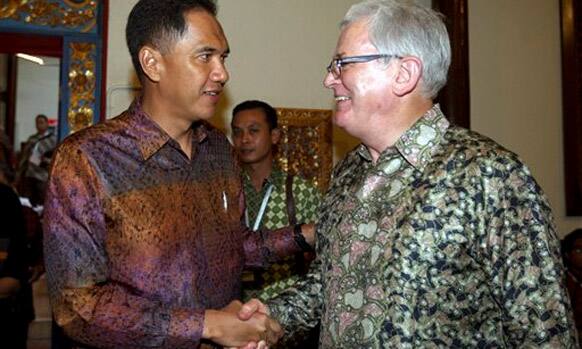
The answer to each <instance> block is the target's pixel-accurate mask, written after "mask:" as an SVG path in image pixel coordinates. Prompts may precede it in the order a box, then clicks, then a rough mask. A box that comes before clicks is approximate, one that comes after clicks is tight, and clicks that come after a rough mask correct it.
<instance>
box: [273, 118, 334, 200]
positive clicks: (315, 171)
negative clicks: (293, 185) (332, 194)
mask: <svg viewBox="0 0 582 349" xmlns="http://www.w3.org/2000/svg"><path fill="white" fill-rule="evenodd" d="M276 110H277V116H278V123H279V128H280V129H281V133H282V134H281V141H280V142H279V146H278V151H277V154H276V157H275V158H276V161H277V162H278V165H279V166H280V167H281V169H283V170H284V171H287V172H288V173H291V174H293V175H296V174H298V175H301V176H302V177H303V178H305V179H307V180H310V181H311V182H313V183H314V184H315V185H316V186H317V187H318V188H319V189H320V190H321V192H325V190H327V187H328V185H329V180H330V176H331V170H332V162H333V159H332V157H333V152H332V125H331V115H332V112H331V110H321V109H297V108H276Z"/></svg>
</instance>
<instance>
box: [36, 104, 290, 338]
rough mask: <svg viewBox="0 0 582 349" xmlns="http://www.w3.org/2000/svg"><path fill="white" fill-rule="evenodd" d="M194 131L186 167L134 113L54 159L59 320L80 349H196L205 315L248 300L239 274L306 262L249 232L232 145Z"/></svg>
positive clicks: (81, 136)
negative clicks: (271, 263)
mask: <svg viewBox="0 0 582 349" xmlns="http://www.w3.org/2000/svg"><path fill="white" fill-rule="evenodd" d="M193 130H194V131H193V132H194V137H193V142H192V149H193V150H192V158H191V159H189V158H188V157H187V156H186V155H185V154H184V153H183V152H182V150H181V148H180V146H179V144H178V143H177V142H176V141H175V140H173V139H172V138H171V137H170V136H169V135H168V134H167V133H165V132H164V131H163V130H162V129H160V128H159V126H158V125H157V124H156V123H154V122H153V121H152V120H151V119H150V118H149V117H148V116H147V115H146V114H145V113H144V112H143V111H142V110H141V106H140V103H139V101H137V102H136V103H135V104H134V105H133V106H132V107H131V108H130V110H129V111H127V112H125V113H123V114H122V115H121V116H119V117H117V118H115V119H113V120H110V121H107V122H105V123H103V124H99V125H96V126H94V127H91V128H89V129H86V130H83V131H80V132H77V133H75V134H73V135H72V136H71V137H69V138H67V139H66V140H65V141H64V142H63V144H62V145H61V146H60V147H59V148H58V150H57V152H56V155H55V158H54V160H53V161H54V162H53V167H52V170H51V179H50V181H49V186H48V194H47V201H46V206H45V216H44V221H45V225H44V234H45V235H44V243H45V246H44V247H45V258H46V268H47V275H48V282H49V291H50V296H51V305H52V307H53V310H54V316H55V318H56V320H57V322H58V323H59V324H60V325H61V326H63V327H64V329H65V332H66V333H67V334H69V335H70V336H72V337H73V338H74V339H75V340H77V341H80V342H82V343H84V344H86V345H89V346H95V347H100V348H101V347H105V348H109V347H116V348H146V347H156V348H158V347H163V348H196V347H197V346H198V345H199V343H200V338H201V335H202V330H203V323H204V310H205V309H210V308H212V309H217V308H221V307H224V306H225V305H227V304H228V303H229V302H230V301H231V300H233V299H235V298H236V299H238V298H239V297H240V277H241V273H242V269H243V266H245V265H247V266H248V265H252V266H260V265H264V264H265V262H266V260H267V259H269V260H271V259H275V258H279V257H280V256H281V255H287V254H292V253H295V252H297V251H299V250H300V249H299V247H298V246H297V244H296V243H295V242H294V239H293V232H292V231H291V229H286V230H281V231H279V232H277V233H271V234H268V235H266V236H265V238H264V239H263V238H262V235H261V233H250V232H249V231H248V230H247V229H245V228H244V226H243V224H242V220H241V217H242V202H243V200H242V187H241V181H240V178H241V177H240V176H241V174H240V171H239V168H238V165H237V164H236V161H235V158H234V153H233V150H232V149H231V146H230V144H229V142H228V140H227V139H226V137H225V136H224V135H223V134H222V133H220V132H219V131H217V130H215V129H212V128H211V126H209V125H206V124H197V125H193Z"/></svg>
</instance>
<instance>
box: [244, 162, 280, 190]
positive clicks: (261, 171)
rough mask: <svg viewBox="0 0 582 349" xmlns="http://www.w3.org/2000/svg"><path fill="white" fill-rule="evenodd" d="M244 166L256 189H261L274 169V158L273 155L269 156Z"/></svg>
mask: <svg viewBox="0 0 582 349" xmlns="http://www.w3.org/2000/svg"><path fill="white" fill-rule="evenodd" d="M267 160H268V161H267ZM244 168H245V171H246V172H247V174H248V175H249V177H250V179H251V183H252V184H253V187H254V188H255V190H256V191H259V190H261V188H262V187H263V183H264V182H265V179H267V178H268V177H269V176H270V175H271V172H272V171H273V159H272V157H269V158H268V159H265V160H264V161H260V162H256V163H253V164H246V165H244Z"/></svg>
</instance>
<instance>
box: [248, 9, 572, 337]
mask: <svg viewBox="0 0 582 349" xmlns="http://www.w3.org/2000/svg"><path fill="white" fill-rule="evenodd" d="M450 56H451V52H450V45H449V38H448V35H447V31H446V28H445V25H444V24H443V22H442V20H441V18H440V16H439V15H438V14H437V13H435V12H434V11H432V10H431V9H429V8H425V7H422V6H418V5H414V4H411V3H409V2H403V1H396V0H372V1H366V2H362V3H359V4H356V5H354V6H352V7H351V9H350V10H349V11H348V13H347V15H346V16H345V18H344V20H343V21H342V23H341V35H340V37H339V41H338V44H337V47H336V50H335V56H334V58H333V60H332V61H331V63H330V65H329V66H328V68H327V70H328V73H327V75H326V77H325V80H324V85H325V87H326V88H329V89H331V90H333V93H334V97H335V102H336V111H335V115H334V123H335V124H336V125H338V126H340V127H342V128H343V129H345V130H346V131H347V132H348V133H350V134H351V135H353V136H355V137H357V138H358V139H359V140H361V144H360V145H359V146H358V147H356V148H355V149H354V150H353V151H352V152H350V153H349V154H348V155H347V156H346V157H345V159H344V160H343V161H341V162H340V163H339V164H338V165H337V166H336V168H335V170H334V173H333V180H332V184H331V188H330V190H329V192H328V193H327V195H326V197H325V198H324V201H323V205H322V208H321V212H320V216H319V221H318V224H317V228H316V229H317V243H316V250H317V258H316V261H315V263H314V264H313V266H312V269H311V270H310V272H309V274H308V275H307V277H306V279H304V280H302V281H301V282H299V283H298V284H296V286H295V287H294V288H291V289H288V290H287V291H286V293H283V294H281V295H280V296H278V297H277V298H275V299H272V300H268V302H266V304H267V305H266V306H265V305H263V304H261V303H259V302H258V301H256V300H254V301H250V302H249V303H247V304H246V305H245V306H244V307H243V309H242V311H241V312H240V313H239V316H240V317H241V318H243V319H244V318H245V317H246V316H248V315H249V314H250V313H252V312H254V311H261V312H270V314H271V316H273V317H274V318H275V319H277V320H278V321H279V322H280V323H281V324H282V326H283V327H284V329H285V331H286V332H287V333H286V335H292V334H293V331H296V330H298V329H301V328H305V327H310V326H314V325H315V324H316V323H317V321H318V319H321V322H322V326H321V335H320V340H319V344H320V347H322V348H411V347H423V348H424V347H431V348H432V347H455V348H474V347H480V348H505V347H521V346H525V347H560V348H568V347H574V346H576V334H575V330H574V327H573V323H572V316H571V307H570V303H569V300H568V295H567V292H566V289H565V288H564V285H563V282H562V279H563V275H564V272H563V266H562V263H561V261H560V253H559V243H558V239H557V238H556V232H555V226H554V223H553V221H552V220H553V218H552V215H551V210H550V207H549V204H548V202H547V199H546V197H545V196H544V194H543V193H542V190H541V188H540V187H539V185H538V184H537V183H536V181H535V180H534V178H533V177H532V175H531V173H530V171H529V169H528V168H527V167H526V166H525V165H524V164H523V163H522V162H521V160H520V159H519V158H518V156H517V155H515V154H514V153H512V152H510V151H508V150H506V149H504V148H503V147H501V146H500V145H498V144H496V143H495V142H494V141H492V140H491V139H489V138H486V137H484V136H481V135H479V134H477V133H475V132H471V131H469V130H466V129H462V128H460V127H456V126H453V125H451V124H450V123H449V122H448V121H447V119H446V118H445V116H444V115H443V113H442V111H441V109H440V108H439V105H438V104H434V102H433V99H434V98H435V96H436V95H437V93H438V91H439V90H440V89H441V88H442V87H443V86H444V85H445V83H446V77H447V71H448V68H449V63H450Z"/></svg>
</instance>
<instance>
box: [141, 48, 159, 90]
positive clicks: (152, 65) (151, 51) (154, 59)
mask: <svg viewBox="0 0 582 349" xmlns="http://www.w3.org/2000/svg"><path fill="white" fill-rule="evenodd" d="M138 57H139V64H140V65H141V69H142V70H143V72H144V74H145V76H146V77H147V78H148V79H149V80H151V81H153V82H158V81H160V73H161V71H162V69H163V64H162V54H161V53H160V51H158V50H156V49H155V48H153V47H150V46H143V47H142V48H141V49H140V50H139V55H138Z"/></svg>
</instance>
